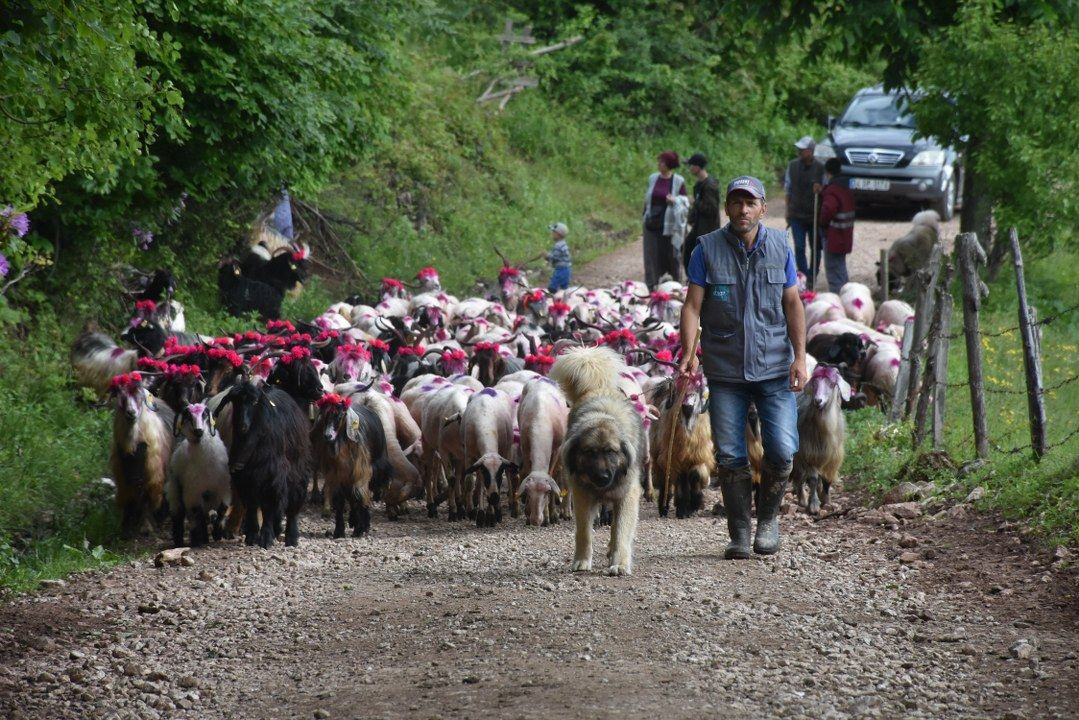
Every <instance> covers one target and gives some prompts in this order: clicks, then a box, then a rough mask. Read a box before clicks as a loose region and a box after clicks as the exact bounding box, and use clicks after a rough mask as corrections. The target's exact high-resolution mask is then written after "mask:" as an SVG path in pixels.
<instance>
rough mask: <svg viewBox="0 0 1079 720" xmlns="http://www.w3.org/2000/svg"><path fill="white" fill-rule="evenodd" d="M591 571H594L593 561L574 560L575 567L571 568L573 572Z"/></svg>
mask: <svg viewBox="0 0 1079 720" xmlns="http://www.w3.org/2000/svg"><path fill="white" fill-rule="evenodd" d="M591 569H592V561H591V560H574V561H573V567H572V568H571V570H572V571H573V572H588V571H589V570H591Z"/></svg>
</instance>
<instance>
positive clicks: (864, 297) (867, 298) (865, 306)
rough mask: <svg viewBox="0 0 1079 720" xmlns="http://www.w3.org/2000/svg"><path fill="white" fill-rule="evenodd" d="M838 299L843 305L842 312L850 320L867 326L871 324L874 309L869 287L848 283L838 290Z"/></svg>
mask: <svg viewBox="0 0 1079 720" xmlns="http://www.w3.org/2000/svg"><path fill="white" fill-rule="evenodd" d="M839 299H840V301H841V302H842V303H843V311H844V312H846V313H847V317H849V318H850V319H851V320H855V321H857V322H860V323H863V324H865V325H869V324H870V323H872V322H873V316H874V315H875V314H876V307H875V306H874V304H873V294H872V293H871V292H869V287H868V286H867V285H864V284H863V283H859V282H849V283H847V284H846V285H844V286H843V287H841V288H839Z"/></svg>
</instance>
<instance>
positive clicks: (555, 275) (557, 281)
mask: <svg viewBox="0 0 1079 720" xmlns="http://www.w3.org/2000/svg"><path fill="white" fill-rule="evenodd" d="M571 274H572V269H571V268H570V267H569V266H566V265H563V266H562V267H556V268H555V269H554V272H552V273H551V279H550V281H549V282H548V283H547V289H548V290H550V291H551V292H554V291H555V290H565V289H566V288H568V287H569V279H570V275H571Z"/></svg>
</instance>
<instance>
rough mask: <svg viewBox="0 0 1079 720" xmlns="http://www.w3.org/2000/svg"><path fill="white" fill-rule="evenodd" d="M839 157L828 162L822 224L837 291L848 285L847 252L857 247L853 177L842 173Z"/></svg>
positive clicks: (830, 281) (830, 277) (826, 263)
mask: <svg viewBox="0 0 1079 720" xmlns="http://www.w3.org/2000/svg"><path fill="white" fill-rule="evenodd" d="M842 168H843V165H842V163H840V162H839V158H830V159H829V160H828V162H826V163H825V164H824V179H825V181H826V182H827V184H826V185H825V186H824V191H823V192H822V193H821V207H820V225H821V227H822V228H824V237H825V242H824V271H825V272H826V273H827V274H828V289H829V290H831V291H832V292H834V293H837V292H839V288H841V287H843V286H844V285H846V284H847V255H849V254H850V251H851V250H852V249H853V247H854V193H852V192H851V191H850V180H849V179H848V178H845V177H843V176H842V175H840V174H839V173H840V172H841V170H842Z"/></svg>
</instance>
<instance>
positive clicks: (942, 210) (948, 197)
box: [933, 173, 956, 222]
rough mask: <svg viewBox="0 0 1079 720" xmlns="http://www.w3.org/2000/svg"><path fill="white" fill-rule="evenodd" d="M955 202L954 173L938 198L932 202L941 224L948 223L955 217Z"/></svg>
mask: <svg viewBox="0 0 1079 720" xmlns="http://www.w3.org/2000/svg"><path fill="white" fill-rule="evenodd" d="M955 200H956V185H955V173H952V174H951V175H950V176H949V177H948V182H947V184H945V186H944V187H943V188H942V189H941V193H940V197H939V198H938V199H937V200H936V201H934V202H933V209H934V210H936V211H937V214H938V215H940V220H941V222H948V221H949V220H951V219H952V217H953V216H954V215H955Z"/></svg>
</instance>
